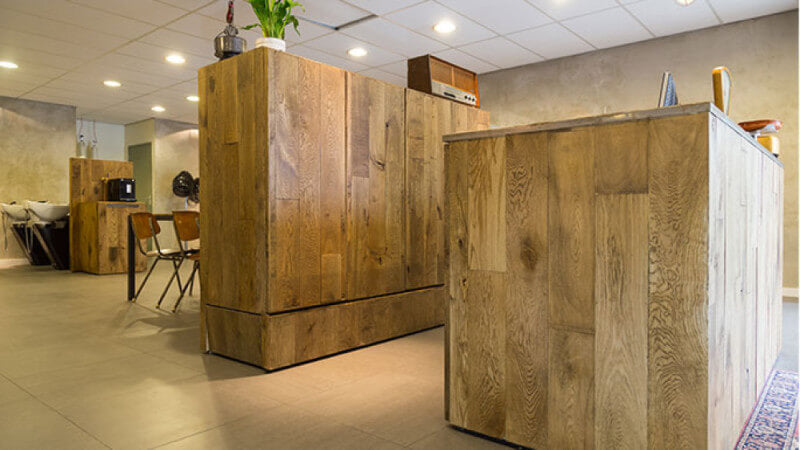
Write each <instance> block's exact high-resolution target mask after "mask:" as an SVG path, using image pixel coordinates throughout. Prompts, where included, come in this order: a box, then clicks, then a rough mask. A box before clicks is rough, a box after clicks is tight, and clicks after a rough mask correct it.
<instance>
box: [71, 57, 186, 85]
mask: <svg viewBox="0 0 800 450" xmlns="http://www.w3.org/2000/svg"><path fill="white" fill-rule="evenodd" d="M88 77H91V78H92V79H95V80H97V81H98V82H100V83H102V82H103V80H108V79H111V80H117V81H120V82H122V83H123V84H125V83H138V84H142V85H149V86H153V87H154V88H165V87H168V86H172V85H174V84H176V83H177V82H176V80H175V78H171V77H164V76H162V75H161V74H155V73H145V72H137V71H135V70H131V69H129V68H124V67H109V66H105V65H102V64H98V63H95V62H91V63H87V64H84V65H83V66H81V67H80V68H78V69H76V70H74V71H72V72H69V73H67V74H65V75H64V76H62V77H61V78H63V79H65V80H73V81H82V80H86V79H87V78H88Z"/></svg>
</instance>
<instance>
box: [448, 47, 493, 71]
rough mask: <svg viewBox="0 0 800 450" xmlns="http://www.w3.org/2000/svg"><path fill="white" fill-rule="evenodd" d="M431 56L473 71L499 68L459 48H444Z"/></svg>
mask: <svg viewBox="0 0 800 450" xmlns="http://www.w3.org/2000/svg"><path fill="white" fill-rule="evenodd" d="M433 56H435V57H437V58H440V59H443V60H445V61H447V62H449V63H452V64H455V65H457V66H461V67H463V68H465V69H467V70H471V71H473V72H475V73H486V72H492V71H495V70H497V69H499V67H497V66H494V65H492V64H489V63H487V62H486V61H481V60H480V59H478V58H475V57H474V56H471V55H468V54H466V53H464V52H462V51H461V50H456V49H450V50H445V51H443V52H438V53H434V54H433Z"/></svg>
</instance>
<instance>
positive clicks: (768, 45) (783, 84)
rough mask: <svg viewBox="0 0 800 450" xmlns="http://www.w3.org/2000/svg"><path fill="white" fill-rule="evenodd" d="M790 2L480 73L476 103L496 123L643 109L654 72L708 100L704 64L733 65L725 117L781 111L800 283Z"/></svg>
mask: <svg viewBox="0 0 800 450" xmlns="http://www.w3.org/2000/svg"><path fill="white" fill-rule="evenodd" d="M797 37H798V34H797V11H792V12H788V13H783V14H777V15H773V16H767V17H762V18H758V19H754V20H748V21H744V22H738V23H734V24H730V25H724V26H720V27H715V28H710V29H705V30H700V31H695V32H691V33H685V34H681V35H677V36H670V37H666V38H661V39H654V40H651V41H647V42H640V43H636V44H631V45H627V46H623V47H617V48H612V49H606V50H600V51H596V52H592V53H587V54H583V55H578V56H572V57H567V58H562V59H558V60H554V61H546V62H543V63H539V64H532V65H528V66H524V67H519V68H515V69H508V70H503V71H498V72H494V73H491V74H486V75H483V76H481V77H480V80H479V81H480V89H481V106H482V107H483V108H484V109H486V110H488V111H490V112H491V118H492V124H493V125H499V126H507V125H519V124H523V123H533V122H543V121H552V120H558V119H565V118H573V117H580V116H587V115H596V114H604V113H612V112H619V111H628V110H639V109H650V108H654V107H655V106H656V105H657V103H658V93H659V87H660V83H661V74H662V72H663V71H665V70H669V71H671V72H672V73H673V74H674V75H675V78H676V82H677V90H678V97H679V99H680V101H681V103H684V104H688V103H697V102H704V101H711V100H712V96H713V94H712V89H711V70H712V69H713V68H714V67H716V66H720V65H725V66H727V67H728V68H730V70H731V72H732V73H733V91H732V92H733V93H732V100H731V105H732V106H731V116H732V117H733V119H734V120H736V121H738V122H740V121H745V120H753V119H762V118H777V119H781V120H783V123H784V129H783V131H781V133H780V138H781V146H782V153H783V154H782V156H781V159H782V160H783V162H784V164H785V165H786V171H785V182H786V189H785V191H786V198H785V209H784V211H785V216H784V245H785V255H784V274H783V280H784V286H785V287H789V288H796V287H797V286H798V190H800V185H798V157H797V150H798V149H797V140H798V118H797V108H798V104H797V98H798V89H797V86H798V78H797V71H798V59H797Z"/></svg>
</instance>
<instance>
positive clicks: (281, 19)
mask: <svg viewBox="0 0 800 450" xmlns="http://www.w3.org/2000/svg"><path fill="white" fill-rule="evenodd" d="M247 2H248V3H250V6H252V7H253V12H255V13H256V17H258V21H259V23H254V24H252V25H248V26H246V27H243V28H244V29H245V30H250V29H252V28H255V27H260V28H261V32H262V33H263V34H264V37H262V38H258V39H256V47H267V48H271V49H274V50H278V51H282V52H283V51H286V41H284V40H283V38H284V37H285V36H286V26H287V25H292V26H294V29H295V31H297V25H298V24H299V23H298V21H297V17H295V16H294V15H292V8H294V7H296V6H299V7H301V8H303V5H301V4H300V3H298V2H296V1H293V0H247ZM303 10H304V11H305V8H303Z"/></svg>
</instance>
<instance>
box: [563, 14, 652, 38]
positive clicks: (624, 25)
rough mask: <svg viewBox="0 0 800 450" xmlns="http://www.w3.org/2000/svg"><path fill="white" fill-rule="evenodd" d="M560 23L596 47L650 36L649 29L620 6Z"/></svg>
mask: <svg viewBox="0 0 800 450" xmlns="http://www.w3.org/2000/svg"><path fill="white" fill-rule="evenodd" d="M561 23H562V24H563V25H564V26H565V27H567V28H569V29H570V30H572V31H574V32H575V33H577V34H578V35H579V36H580V37H582V38H584V39H585V40H587V41H588V42H589V43H590V44H592V45H594V46H595V47H597V48H608V47H616V46H618V45H623V44H628V43H631V42H637V41H643V40H645V39H650V38H651V37H652V35H651V34H650V32H649V31H647V30H646V29H645V28H644V27H643V26H642V25H641V24H639V22H637V21H636V19H634V18H633V16H631V15H630V13H628V12H627V11H625V10H624V9H622V8H621V7H619V8H613V9H606V10H604V11H600V12H596V13H592V14H587V15H585V16H580V17H575V18H573V19H568V20H565V21H563V22H561Z"/></svg>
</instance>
